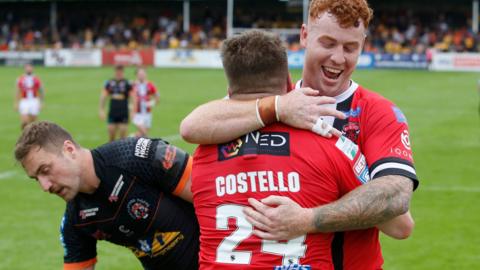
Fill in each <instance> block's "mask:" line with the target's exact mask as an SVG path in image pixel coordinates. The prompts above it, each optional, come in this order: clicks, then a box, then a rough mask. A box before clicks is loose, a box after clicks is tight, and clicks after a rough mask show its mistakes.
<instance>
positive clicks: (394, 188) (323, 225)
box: [313, 175, 413, 232]
mask: <svg viewBox="0 0 480 270" xmlns="http://www.w3.org/2000/svg"><path fill="white" fill-rule="evenodd" d="M412 192H413V183H412V181H411V180H410V179H408V178H406V177H403V176H398V175H387V176H383V177H380V178H377V179H375V181H372V182H371V183H370V185H363V186H360V187H358V188H356V189H354V190H352V191H351V192H350V193H348V194H347V195H345V196H344V197H342V198H341V199H340V200H338V201H335V202H333V203H330V204H327V205H325V206H323V207H319V208H317V209H314V210H313V223H314V227H315V231H317V232H333V231H346V230H356V229H365V228H370V227H373V226H375V225H377V224H380V223H382V222H384V221H387V220H389V219H392V218H394V217H396V216H398V215H401V214H404V213H406V212H407V211H408V208H409V204H410V198H411V196H412Z"/></svg>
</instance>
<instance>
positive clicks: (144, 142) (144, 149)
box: [135, 138, 152, 158]
mask: <svg viewBox="0 0 480 270" xmlns="http://www.w3.org/2000/svg"><path fill="white" fill-rule="evenodd" d="M151 144H152V140H150V139H146V138H140V139H138V141H137V144H136V145H135V156H137V157H139V158H148V153H149V151H150V146H151Z"/></svg>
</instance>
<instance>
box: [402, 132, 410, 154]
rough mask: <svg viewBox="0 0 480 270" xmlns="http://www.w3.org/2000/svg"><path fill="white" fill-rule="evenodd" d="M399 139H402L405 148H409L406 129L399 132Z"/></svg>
mask: <svg viewBox="0 0 480 270" xmlns="http://www.w3.org/2000/svg"><path fill="white" fill-rule="evenodd" d="M400 140H401V141H402V144H403V146H404V147H405V148H406V149H407V150H411V148H410V137H409V136H408V130H406V129H405V130H404V131H403V132H402V134H400Z"/></svg>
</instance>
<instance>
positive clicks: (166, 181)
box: [135, 138, 192, 195]
mask: <svg viewBox="0 0 480 270" xmlns="http://www.w3.org/2000/svg"><path fill="white" fill-rule="evenodd" d="M148 140H151V139H145V138H140V139H138V141H137V143H136V145H135V156H136V158H137V160H138V161H140V162H139V163H137V165H136V166H137V168H135V170H137V173H138V175H139V176H140V177H141V178H143V179H145V180H146V181H148V182H151V183H153V184H154V185H156V186H159V187H160V188H161V189H162V190H163V191H164V192H167V193H173V194H174V195H178V194H180V192H182V190H183V188H184V187H185V185H186V183H187V182H188V180H189V179H190V175H191V173H192V158H191V157H190V156H189V155H188V154H187V153H186V152H185V151H183V150H182V149H180V148H177V147H175V146H173V145H171V144H168V143H167V142H165V141H163V140H160V139H157V140H152V143H151V148H152V149H151V150H150V151H148V152H149V153H148V155H147V156H146V158H142V155H141V154H142V153H144V152H143V150H142V149H144V148H143V146H145V147H147V148H148V144H149V142H148ZM145 153H146V152H145Z"/></svg>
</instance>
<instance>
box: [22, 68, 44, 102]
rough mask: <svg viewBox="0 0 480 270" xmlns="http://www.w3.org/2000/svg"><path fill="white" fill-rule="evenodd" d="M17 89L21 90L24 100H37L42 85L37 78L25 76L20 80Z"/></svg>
mask: <svg viewBox="0 0 480 270" xmlns="http://www.w3.org/2000/svg"><path fill="white" fill-rule="evenodd" d="M17 88H18V89H19V90H20V92H21V97H22V98H25V99H31V98H37V97H39V95H40V90H41V88H42V83H41V82H40V79H39V78H38V77H37V76H35V75H27V74H24V75H22V76H20V77H19V78H18V80H17Z"/></svg>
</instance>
